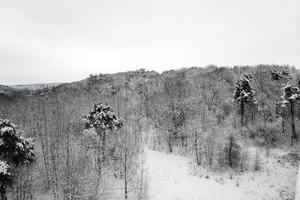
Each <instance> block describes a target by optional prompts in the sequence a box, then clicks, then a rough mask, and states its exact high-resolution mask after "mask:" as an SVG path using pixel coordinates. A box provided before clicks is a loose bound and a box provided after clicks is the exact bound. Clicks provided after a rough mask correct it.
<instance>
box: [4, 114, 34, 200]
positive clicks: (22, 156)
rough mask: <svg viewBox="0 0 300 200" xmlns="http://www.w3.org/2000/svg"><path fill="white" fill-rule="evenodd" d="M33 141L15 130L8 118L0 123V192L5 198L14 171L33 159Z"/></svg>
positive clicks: (11, 182)
mask: <svg viewBox="0 0 300 200" xmlns="http://www.w3.org/2000/svg"><path fill="white" fill-rule="evenodd" d="M34 157H35V156H34V152H33V142H32V140H31V138H28V139H25V138H24V137H22V136H21V135H20V133H19V132H17V130H16V127H15V125H14V124H12V123H11V122H10V121H8V120H3V121H2V122H1V123H0V194H1V199H2V200H6V199H7V196H6V190H7V187H11V186H12V184H13V179H12V175H13V173H14V171H15V170H16V169H17V168H18V167H20V166H22V165H25V164H28V163H31V162H33V160H34Z"/></svg>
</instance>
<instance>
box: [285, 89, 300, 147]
mask: <svg viewBox="0 0 300 200" xmlns="http://www.w3.org/2000/svg"><path fill="white" fill-rule="evenodd" d="M283 91H284V93H283V96H282V98H283V102H282V105H283V106H289V110H290V115H291V128H292V137H291V146H293V145H294V143H295V141H296V140H297V133H296V128H295V119H294V118H295V111H294V109H295V106H296V103H297V102H298V101H299V100H300V96H299V95H300V91H299V88H298V87H295V86H292V85H291V84H290V83H288V84H287V85H286V86H285V87H284V88H283Z"/></svg>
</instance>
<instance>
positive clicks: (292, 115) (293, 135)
mask: <svg viewBox="0 0 300 200" xmlns="http://www.w3.org/2000/svg"><path fill="white" fill-rule="evenodd" d="M290 103H291V125H292V140H291V146H293V145H294V143H295V141H296V140H297V134H296V128H295V120H294V104H293V102H292V101H291V102H290Z"/></svg>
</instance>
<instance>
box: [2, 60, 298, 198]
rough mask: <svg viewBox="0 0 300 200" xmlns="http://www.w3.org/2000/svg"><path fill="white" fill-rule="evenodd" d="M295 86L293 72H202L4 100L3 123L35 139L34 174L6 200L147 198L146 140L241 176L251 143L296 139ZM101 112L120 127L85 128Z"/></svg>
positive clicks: (89, 83) (95, 81)
mask: <svg viewBox="0 0 300 200" xmlns="http://www.w3.org/2000/svg"><path fill="white" fill-rule="evenodd" d="M299 80H300V76H299V73H298V71H297V70H295V69H294V68H292V67H289V66H277V65H259V66H254V67H250V66H236V67H233V68H226V67H216V66H208V67H206V68H196V67H194V68H189V69H181V70H176V71H174V70H171V71H166V72H163V73H162V74H158V73H156V72H149V71H146V70H144V69H141V70H137V71H131V72H126V73H118V74H113V75H109V74H98V75H91V76H90V77H89V78H87V79H85V80H82V81H79V82H75V83H69V84H61V85H58V86H56V87H50V88H45V89H43V90H38V91H25V92H16V93H9V94H5V93H2V94H0V118H2V119H9V120H11V121H12V122H14V123H15V124H17V125H18V127H19V129H20V130H22V131H23V132H24V134H25V135H26V136H27V137H32V138H34V142H35V151H36V162H35V164H33V165H32V166H30V168H31V170H28V169H25V170H23V171H22V170H21V171H20V172H19V173H16V174H15V176H16V177H15V179H14V180H19V181H15V182H14V185H13V187H12V188H11V189H10V191H9V193H10V195H11V199H16V200H17V199H37V198H38V197H40V196H41V195H44V194H51V198H53V199H55V200H58V199H99V198H100V199H110V198H113V195H114V194H117V193H121V194H122V198H125V199H127V198H128V199H145V198H146V196H147V195H146V191H145V190H146V180H145V178H144V177H143V174H144V171H143V166H142V164H143V162H142V152H143V141H145V142H146V143H147V144H148V145H150V144H151V145H152V147H153V148H156V149H165V150H166V151H169V152H173V151H174V148H177V149H178V148H179V149H181V150H182V151H186V152H193V153H194V155H195V160H196V162H197V164H198V165H205V166H209V167H212V168H226V167H231V168H234V169H236V168H238V169H242V170H245V162H243V161H242V160H243V159H242V158H245V156H242V154H246V153H245V152H243V146H244V144H245V143H246V142H248V140H251V141H253V142H254V143H257V144H259V145H263V146H266V147H268V148H272V147H275V146H276V145H291V144H292V145H294V144H295V142H296V141H297V130H298V129H299V125H298V124H299V119H300V107H299V105H298V104H299V103H298V95H299V89H298V87H299V84H300V82H299ZM288 83H290V85H289V84H288ZM284 87H285V88H284ZM283 88H284V89H283ZM99 103H102V104H99ZM100 105H101V106H103V108H104V107H105V110H108V111H109V112H110V111H111V112H112V113H114V115H115V116H116V117H117V118H118V119H122V120H123V122H122V124H123V125H122V127H120V128H118V129H111V128H108V129H107V130H106V129H105V130H102V129H99V127H91V126H87V124H86V117H87V116H88V115H90V114H91V113H93V112H94V114H95V112H96V111H97V109H98V107H97V106H100ZM108 105H109V107H106V106H108ZM98 111H99V112H101V111H100V110H98ZM90 120H91V119H90ZM122 120H121V121H122ZM17 177H19V178H17ZM24 180H26V181H24ZM115 180H117V182H120V183H121V185H120V184H118V185H113V182H116V181H115ZM16 190H18V191H19V192H14V191H16ZM120 191H121V192H120Z"/></svg>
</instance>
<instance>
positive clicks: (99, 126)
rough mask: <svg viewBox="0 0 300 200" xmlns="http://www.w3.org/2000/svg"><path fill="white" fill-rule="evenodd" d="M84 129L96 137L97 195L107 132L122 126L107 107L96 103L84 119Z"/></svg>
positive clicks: (104, 155)
mask: <svg viewBox="0 0 300 200" xmlns="http://www.w3.org/2000/svg"><path fill="white" fill-rule="evenodd" d="M84 120H85V129H93V130H94V131H95V132H96V134H97V136H98V143H99V144H98V146H97V150H96V151H97V160H96V171H97V173H98V178H97V184H96V191H97V193H98V189H99V185H100V179H101V176H102V168H103V166H104V163H106V162H107V160H106V152H107V149H106V148H107V147H106V140H107V137H108V135H107V133H108V131H112V130H116V129H119V128H121V127H122V126H123V122H122V121H123V120H122V119H119V118H118V117H117V115H116V114H115V113H114V112H113V110H112V109H111V107H110V106H109V105H104V104H102V103H98V104H95V105H94V108H93V109H92V110H91V111H90V112H89V114H88V115H87V116H86V117H85V119H84Z"/></svg>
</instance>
